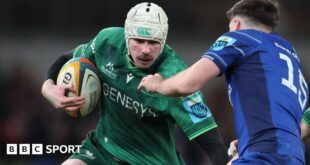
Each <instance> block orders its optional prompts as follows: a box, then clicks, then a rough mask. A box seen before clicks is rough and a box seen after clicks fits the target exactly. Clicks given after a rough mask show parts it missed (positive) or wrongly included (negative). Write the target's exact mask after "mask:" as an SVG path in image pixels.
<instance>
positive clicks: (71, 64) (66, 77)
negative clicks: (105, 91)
mask: <svg viewBox="0 0 310 165" xmlns="http://www.w3.org/2000/svg"><path fill="white" fill-rule="evenodd" d="M98 75H99V73H98V70H97V68H96V66H95V65H94V64H93V63H92V62H91V61H89V60H88V59H86V58H84V57H76V58H72V59H71V60H69V61H68V62H67V63H65V64H64V65H63V67H62V68H61V70H60V71H59V74H58V77H57V85H59V84H69V83H71V84H73V86H74V88H75V93H73V92H69V93H68V95H67V96H68V97H70V96H84V98H85V103H84V104H83V105H82V107H81V108H80V109H79V110H77V111H71V112H68V114H69V115H70V116H72V117H75V118H76V117H84V116H86V115H88V114H89V113H90V112H92V111H93V110H94V109H95V108H96V106H97V104H98V102H99V98H100V92H101V82H100V79H99V77H98Z"/></svg>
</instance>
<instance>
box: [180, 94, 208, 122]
mask: <svg viewBox="0 0 310 165" xmlns="http://www.w3.org/2000/svg"><path fill="white" fill-rule="evenodd" d="M183 106H184V108H185V109H186V111H187V112H188V114H189V116H190V118H191V119H192V121H193V123H197V122H200V121H202V120H203V119H205V118H207V117H210V116H211V112H210V111H209V109H208V107H207V106H206V105H205V103H204V102H203V99H202V97H201V95H200V94H199V92H196V93H194V94H193V95H190V96H188V97H186V98H183Z"/></svg>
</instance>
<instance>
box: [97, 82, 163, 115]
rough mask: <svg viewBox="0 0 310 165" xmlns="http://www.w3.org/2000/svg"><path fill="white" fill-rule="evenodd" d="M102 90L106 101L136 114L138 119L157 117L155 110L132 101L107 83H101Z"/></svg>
mask: <svg viewBox="0 0 310 165" xmlns="http://www.w3.org/2000/svg"><path fill="white" fill-rule="evenodd" d="M102 89H103V94H104V96H105V97H106V99H109V100H111V101H112V102H114V103H117V105H119V106H122V107H123V109H128V110H130V111H132V112H133V113H135V114H137V115H138V116H139V117H145V116H148V117H157V114H156V113H155V110H153V109H151V108H150V107H148V106H146V105H144V104H142V103H140V102H138V101H136V100H134V99H133V98H131V97H130V96H128V95H126V94H125V93H123V92H121V91H119V90H118V89H116V88H114V87H112V86H109V85H108V84H107V83H103V88H102Z"/></svg>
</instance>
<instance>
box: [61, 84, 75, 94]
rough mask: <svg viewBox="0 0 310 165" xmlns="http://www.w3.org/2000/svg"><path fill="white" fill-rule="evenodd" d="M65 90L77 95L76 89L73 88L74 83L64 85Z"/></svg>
mask: <svg viewBox="0 0 310 165" xmlns="http://www.w3.org/2000/svg"><path fill="white" fill-rule="evenodd" d="M64 88H65V90H66V91H67V92H72V93H76V90H75V88H74V86H73V84H72V83H69V84H66V85H64Z"/></svg>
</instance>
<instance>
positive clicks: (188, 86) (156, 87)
mask: <svg viewBox="0 0 310 165" xmlns="http://www.w3.org/2000/svg"><path fill="white" fill-rule="evenodd" d="M219 73H220V70H219V68H218V67H217V65H216V64H215V63H214V62H213V61H211V60H209V59H207V58H201V59H200V60H199V61H197V62H196V63H195V64H193V65H192V66H191V67H189V68H188V69H186V70H184V71H182V72H180V73H178V74H177V75H175V76H173V77H171V78H168V79H166V80H164V79H163V78H162V77H161V76H160V75H159V74H155V75H148V76H147V77H144V78H143V79H142V80H141V82H140V84H139V86H138V90H141V89H142V88H143V87H144V88H146V90H148V91H151V92H157V93H160V94H163V95H168V96H187V95H189V94H192V93H194V92H196V91H197V90H199V89H201V88H202V86H203V85H204V83H206V82H207V81H209V80H210V79H212V78H214V77H216V76H218V75H219Z"/></svg>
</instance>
